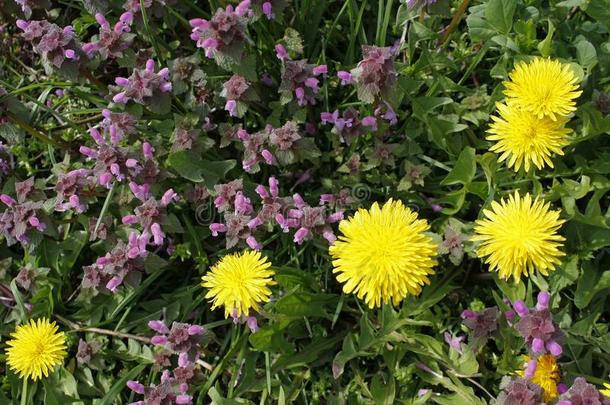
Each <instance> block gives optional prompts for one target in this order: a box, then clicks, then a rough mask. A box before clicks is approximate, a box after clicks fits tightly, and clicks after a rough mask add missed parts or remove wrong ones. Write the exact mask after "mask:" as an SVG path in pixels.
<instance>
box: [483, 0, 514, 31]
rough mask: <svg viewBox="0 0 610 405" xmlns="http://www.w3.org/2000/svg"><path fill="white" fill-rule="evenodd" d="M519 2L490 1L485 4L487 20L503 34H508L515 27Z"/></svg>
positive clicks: (510, 0)
mask: <svg viewBox="0 0 610 405" xmlns="http://www.w3.org/2000/svg"><path fill="white" fill-rule="evenodd" d="M516 8H517V0H489V1H488V2H487V3H485V19H486V20H487V21H488V22H489V24H490V25H491V26H492V27H493V28H495V29H496V30H497V31H498V32H499V33H501V34H508V33H509V32H510V29H511V28H512V26H513V18H514V16H515V9H516Z"/></svg>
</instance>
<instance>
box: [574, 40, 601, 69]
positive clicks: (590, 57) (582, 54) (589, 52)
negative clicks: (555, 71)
mask: <svg viewBox="0 0 610 405" xmlns="http://www.w3.org/2000/svg"><path fill="white" fill-rule="evenodd" d="M576 57H577V58H578V63H579V64H580V66H582V67H583V68H584V69H585V70H587V71H591V69H593V68H594V67H595V65H597V51H596V50H595V46H593V44H592V43H591V42H589V41H587V40H586V39H584V37H581V38H580V40H579V41H578V42H577V43H576Z"/></svg>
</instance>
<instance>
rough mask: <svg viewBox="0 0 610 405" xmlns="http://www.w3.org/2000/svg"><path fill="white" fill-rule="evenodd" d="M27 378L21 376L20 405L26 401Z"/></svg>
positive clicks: (23, 404) (24, 404)
mask: <svg viewBox="0 0 610 405" xmlns="http://www.w3.org/2000/svg"><path fill="white" fill-rule="evenodd" d="M27 398H28V378H27V377H23V388H22V389H21V405H26V404H27V403H28V400H27Z"/></svg>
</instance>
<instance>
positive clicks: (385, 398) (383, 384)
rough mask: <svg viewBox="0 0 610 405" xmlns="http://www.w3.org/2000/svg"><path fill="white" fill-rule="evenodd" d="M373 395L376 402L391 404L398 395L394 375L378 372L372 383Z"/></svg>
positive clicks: (382, 404) (381, 404)
mask: <svg viewBox="0 0 610 405" xmlns="http://www.w3.org/2000/svg"><path fill="white" fill-rule="evenodd" d="M371 395H372V396H373V399H374V400H375V404H379V405H391V404H393V403H394V397H395V396H396V384H395V382H394V378H393V377H392V376H387V375H385V374H382V375H380V374H376V375H375V376H374V377H373V382H372V384H371Z"/></svg>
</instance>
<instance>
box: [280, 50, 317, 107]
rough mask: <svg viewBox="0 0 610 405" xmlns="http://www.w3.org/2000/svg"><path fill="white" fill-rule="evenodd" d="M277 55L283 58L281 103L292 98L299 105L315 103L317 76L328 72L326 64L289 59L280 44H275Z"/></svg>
mask: <svg viewBox="0 0 610 405" xmlns="http://www.w3.org/2000/svg"><path fill="white" fill-rule="evenodd" d="M276 50H278V57H279V58H280V59H282V60H284V63H283V66H282V83H281V84H280V88H279V90H280V94H281V97H282V103H284V104H285V103H288V102H290V101H291V100H292V99H293V96H294V97H295V98H296V100H297V104H298V105H299V106H301V107H303V106H306V105H315V104H316V96H317V94H318V93H319V92H320V87H319V86H320V80H319V79H318V77H320V76H324V75H326V74H327V73H328V68H327V67H326V65H317V66H316V65H313V64H311V63H308V62H307V60H305V59H302V60H294V61H293V60H289V59H288V54H287V53H286V50H285V49H284V48H283V46H282V45H278V46H276Z"/></svg>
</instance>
